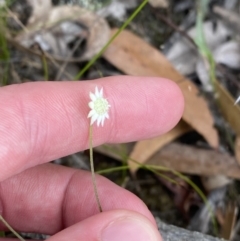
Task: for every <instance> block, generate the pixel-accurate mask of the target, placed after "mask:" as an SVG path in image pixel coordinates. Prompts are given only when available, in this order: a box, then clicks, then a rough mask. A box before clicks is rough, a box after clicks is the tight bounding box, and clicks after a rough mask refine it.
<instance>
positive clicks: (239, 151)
mask: <svg viewBox="0 0 240 241" xmlns="http://www.w3.org/2000/svg"><path fill="white" fill-rule="evenodd" d="M234 151H235V157H236V159H237V163H238V165H239V166H240V136H237V137H236V140H235V146H234Z"/></svg>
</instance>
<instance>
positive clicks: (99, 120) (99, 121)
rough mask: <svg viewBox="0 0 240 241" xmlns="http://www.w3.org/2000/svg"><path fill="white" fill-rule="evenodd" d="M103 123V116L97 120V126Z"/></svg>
mask: <svg viewBox="0 0 240 241" xmlns="http://www.w3.org/2000/svg"><path fill="white" fill-rule="evenodd" d="M101 121H102V116H98V119H97V126H99V124H100V123H101Z"/></svg>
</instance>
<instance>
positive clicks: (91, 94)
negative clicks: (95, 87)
mask: <svg viewBox="0 0 240 241" xmlns="http://www.w3.org/2000/svg"><path fill="white" fill-rule="evenodd" d="M90 98H91V100H92V101H95V100H96V99H97V98H96V96H95V95H94V94H93V93H92V92H90Z"/></svg>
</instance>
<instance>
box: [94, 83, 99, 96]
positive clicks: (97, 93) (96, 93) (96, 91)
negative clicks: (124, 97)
mask: <svg viewBox="0 0 240 241" xmlns="http://www.w3.org/2000/svg"><path fill="white" fill-rule="evenodd" d="M95 95H96V97H97V98H98V97H99V91H98V87H97V86H96V88H95Z"/></svg>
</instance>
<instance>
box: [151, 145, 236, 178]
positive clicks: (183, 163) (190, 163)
mask: <svg viewBox="0 0 240 241" xmlns="http://www.w3.org/2000/svg"><path fill="white" fill-rule="evenodd" d="M147 164H152V165H157V166H163V167H168V168H170V169H171V170H175V171H178V172H183V173H188V174H196V175H201V176H202V175H205V176H212V175H220V174H221V175H225V176H227V177H230V178H236V179H240V167H239V165H238V164H237V163H236V160H235V158H234V157H232V156H230V155H229V154H227V153H220V152H217V151H214V150H206V149H200V148H196V147H192V146H188V145H182V144H176V143H171V144H169V145H167V146H165V147H163V148H162V149H161V150H160V151H158V152H157V153H156V154H155V155H154V156H152V157H151V159H150V160H148V162H147Z"/></svg>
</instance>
